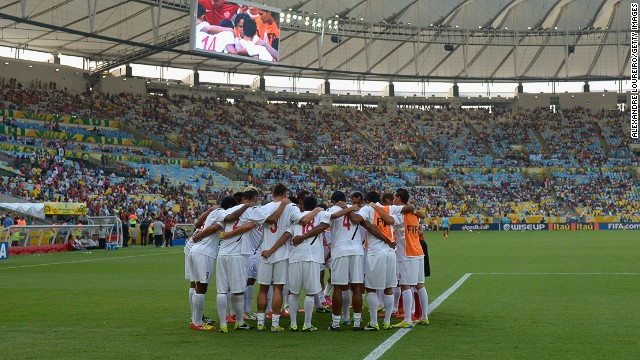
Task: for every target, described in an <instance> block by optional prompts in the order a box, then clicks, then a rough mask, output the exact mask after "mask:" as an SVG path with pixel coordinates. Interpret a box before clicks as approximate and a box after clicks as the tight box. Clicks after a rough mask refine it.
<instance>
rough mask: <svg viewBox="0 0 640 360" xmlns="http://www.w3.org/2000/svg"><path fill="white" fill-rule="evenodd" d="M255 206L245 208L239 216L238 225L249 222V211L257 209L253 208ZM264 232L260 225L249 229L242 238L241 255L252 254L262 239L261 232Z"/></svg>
mask: <svg viewBox="0 0 640 360" xmlns="http://www.w3.org/2000/svg"><path fill="white" fill-rule="evenodd" d="M255 209H257V207H255V206H254V207H252V208H250V209H247V211H245V212H244V214H242V216H240V223H239V224H240V225H242V224H245V223H247V222H249V221H250V220H249V219H250V218H251V215H250V214H251V213H250V212H251V211H259V210H255ZM263 233H264V231H263V229H262V226H256V227H254V228H253V229H251V231H249V232H247V233H245V234H244V238H243V239H242V255H249V256H250V255H253V254H255V253H256V252H257V251H258V249H259V248H260V241H262V236H263V235H262V234H263Z"/></svg>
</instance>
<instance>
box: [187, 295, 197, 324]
mask: <svg viewBox="0 0 640 360" xmlns="http://www.w3.org/2000/svg"><path fill="white" fill-rule="evenodd" d="M195 293H196V289H195V288H192V287H190V288H189V309H191V322H193V294H195Z"/></svg>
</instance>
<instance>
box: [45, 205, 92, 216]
mask: <svg viewBox="0 0 640 360" xmlns="http://www.w3.org/2000/svg"><path fill="white" fill-rule="evenodd" d="M44 213H45V214H46V215H86V214H87V204H85V203H67V202H45V203H44Z"/></svg>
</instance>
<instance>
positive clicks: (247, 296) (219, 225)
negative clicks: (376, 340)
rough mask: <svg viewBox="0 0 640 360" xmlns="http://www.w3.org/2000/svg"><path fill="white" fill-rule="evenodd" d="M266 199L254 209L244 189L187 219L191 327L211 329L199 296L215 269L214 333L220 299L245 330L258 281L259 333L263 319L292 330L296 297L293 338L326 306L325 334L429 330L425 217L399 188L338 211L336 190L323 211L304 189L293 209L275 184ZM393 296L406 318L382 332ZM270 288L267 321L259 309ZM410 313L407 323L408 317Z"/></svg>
mask: <svg viewBox="0 0 640 360" xmlns="http://www.w3.org/2000/svg"><path fill="white" fill-rule="evenodd" d="M272 196H273V201H272V202H270V203H268V204H266V205H262V206H259V205H257V204H258V197H259V193H258V191H257V190H256V189H255V188H252V187H250V188H247V189H245V192H244V193H239V194H235V195H234V197H225V198H223V199H221V200H220V207H216V208H212V209H210V210H209V211H208V212H207V213H205V214H203V216H201V217H200V219H198V221H197V222H196V228H197V229H198V230H196V232H195V233H194V235H193V236H191V237H190V238H189V239H188V240H187V243H186V246H185V270H186V276H187V279H188V280H190V281H191V288H190V290H189V302H190V305H191V311H192V315H191V324H190V327H191V328H192V329H194V330H214V329H215V327H213V326H212V325H211V322H212V321H210V320H209V319H207V318H205V317H204V303H205V301H204V300H205V294H206V293H207V288H208V284H209V282H210V280H211V277H212V276H213V273H214V270H215V279H216V291H217V307H218V315H219V317H220V327H219V330H218V331H220V332H223V333H226V332H228V322H229V320H231V319H230V317H229V316H228V315H227V307H228V305H229V304H228V302H229V299H231V308H232V312H233V313H235V314H236V317H235V325H234V328H235V329H237V330H249V329H252V328H253V326H251V325H249V324H248V323H246V322H245V319H252V318H253V316H252V315H251V314H250V310H251V301H252V296H253V284H254V282H255V280H256V279H257V281H258V283H259V284H260V286H259V292H258V298H257V305H258V313H257V317H256V319H257V330H258V331H264V330H266V329H267V327H266V325H265V323H266V319H267V317H268V314H269V315H271V326H270V330H271V331H272V332H279V331H284V330H285V329H284V328H283V327H282V326H280V317H281V316H283V315H284V316H286V315H289V316H290V319H291V325H290V327H289V330H291V331H298V330H299V327H298V319H297V315H298V306H299V302H300V295H301V293H302V292H303V291H304V293H305V298H304V322H303V324H302V327H301V328H300V330H301V331H302V332H313V331H317V330H318V329H317V327H315V326H314V325H313V324H312V318H313V312H314V309H315V310H316V311H317V312H328V310H327V309H326V308H325V307H324V306H325V305H331V306H332V311H331V312H332V321H331V324H330V325H329V327H328V329H329V330H330V331H338V330H340V328H341V325H345V324H349V323H351V324H352V329H353V330H354V331H357V330H365V331H378V330H381V329H391V328H410V327H413V326H414V324H415V323H419V324H425V325H426V324H428V323H429V321H428V319H427V313H428V296H427V291H426V289H425V287H424V278H425V259H424V256H425V253H424V243H422V244H421V241H420V238H421V234H422V228H421V226H420V219H421V218H424V214H422V213H420V212H417V211H415V207H414V206H413V205H411V204H409V193H408V192H407V191H406V190H405V189H398V190H397V191H396V192H395V194H385V196H384V198H381V196H380V194H378V193H377V192H375V191H372V192H369V193H367V194H366V196H362V194H360V193H354V194H353V196H352V198H351V202H352V205H347V198H346V195H345V193H343V192H341V191H335V192H334V193H333V195H332V196H331V203H332V204H331V206H330V207H328V208H326V206H324V207H318V204H317V201H316V199H315V198H314V197H313V196H308V192H301V193H300V194H298V197H297V198H293V200H294V201H295V202H297V203H298V204H295V203H293V202H292V201H291V200H290V199H289V198H287V188H286V186H284V185H282V184H278V185H276V186H274V188H273V193H272ZM214 266H215V269H214ZM325 266H326V268H327V269H329V270H330V271H331V275H330V282H331V285H332V286H333V297H332V299H329V298H328V294H329V291H330V287H331V285H328V286H327V288H325V289H324V292H323V285H322V280H323V279H324V274H323V270H324V267H325ZM398 286H399V289H398ZM394 289H398V290H399V291H402V305H403V307H404V310H405V311H404V316H403V320H402V321H401V322H400V323H398V324H395V325H391V316H392V312H394V310H395V311H397V303H396V304H395V306H394V293H393V291H394ZM271 291H272V297H271V299H272V300H271V308H272V314H271V313H270V312H269V313H268V312H267V307H268V297H269V294H270V293H271ZM364 292H366V296H367V303H368V308H369V318H370V319H369V321H368V322H367V323H366V324H365V323H364V322H363V320H362V307H363V306H362V305H363V294H364ZM414 292H415V294H416V296H415V298H417V301H416V302H415V304H414ZM287 293H288V295H287ZM350 294H351V298H350V296H349V295H350ZM325 295H326V296H327V300H328V301H326V303H322V302H321V301H320V299H322V298H323V297H324V296H325ZM285 296H286V297H287V298H284V297H285ZM283 300H288V310H289V311H288V314H287V312H283V311H282V305H283ZM350 305H353V312H354V313H353V317H351V314H350V310H349V308H350ZM379 305H381V306H383V308H384V316H383V318H384V319H383V323H382V325H380V324H378V314H377V312H378V310H379ZM414 306H415V309H416V312H415V315H414V316H416V317H412V309H413V308H414ZM381 317H382V315H381Z"/></svg>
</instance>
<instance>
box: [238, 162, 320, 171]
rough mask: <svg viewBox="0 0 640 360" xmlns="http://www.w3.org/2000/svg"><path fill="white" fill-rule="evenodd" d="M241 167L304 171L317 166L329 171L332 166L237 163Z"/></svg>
mask: <svg viewBox="0 0 640 360" xmlns="http://www.w3.org/2000/svg"><path fill="white" fill-rule="evenodd" d="M238 167H239V168H241V169H288V170H297V171H298V172H304V171H309V170H314V169H316V168H318V167H321V168H323V169H324V170H325V171H329V170H330V169H332V168H333V166H331V167H330V166H316V165H306V164H304V165H291V164H258V163H242V164H238Z"/></svg>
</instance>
